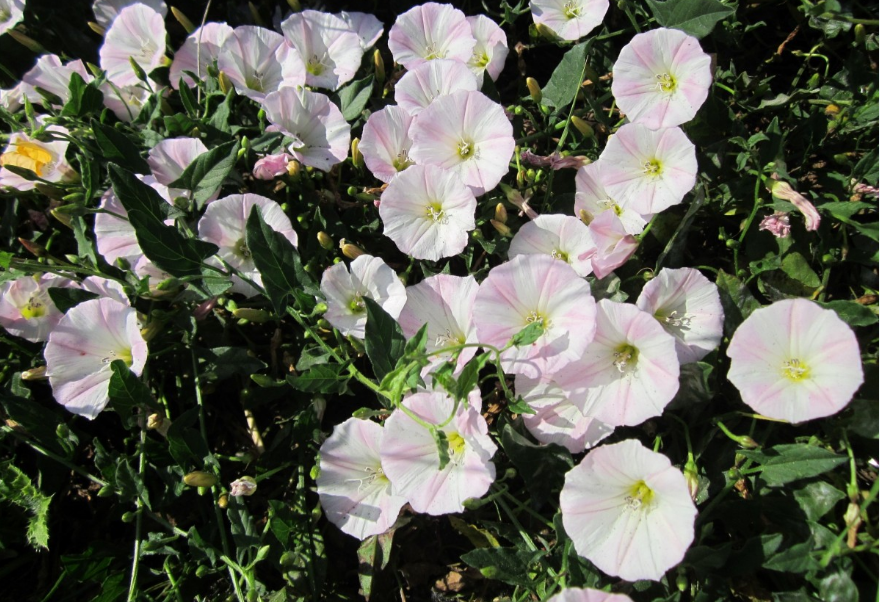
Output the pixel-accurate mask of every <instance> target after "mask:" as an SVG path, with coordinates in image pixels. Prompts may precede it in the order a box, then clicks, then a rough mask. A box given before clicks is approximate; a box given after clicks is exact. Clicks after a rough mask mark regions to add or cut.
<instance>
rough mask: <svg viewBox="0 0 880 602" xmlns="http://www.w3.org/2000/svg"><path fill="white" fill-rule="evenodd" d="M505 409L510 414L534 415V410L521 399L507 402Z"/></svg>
mask: <svg viewBox="0 0 880 602" xmlns="http://www.w3.org/2000/svg"><path fill="white" fill-rule="evenodd" d="M507 409H508V410H509V411H510V412H511V413H512V414H536V413H537V412H535V410H533V409H532V407H531V406H530V405H529V404H527V403H526V402H525V400H524V399H523V398H522V397H517V398H516V399H514V400H513V401H508V402H507Z"/></svg>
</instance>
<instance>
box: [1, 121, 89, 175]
mask: <svg viewBox="0 0 880 602" xmlns="http://www.w3.org/2000/svg"><path fill="white" fill-rule="evenodd" d="M37 120H38V122H39V124H40V125H43V124H44V120H43V118H42V117H38V118H37ZM43 132H44V136H41V137H42V138H45V139H46V141H45V142H44V141H43V140H39V139H37V138H31V137H30V136H28V135H27V134H25V133H24V132H15V133H13V134H12V135H11V136H10V137H9V144H8V145H7V146H6V149H4V151H3V154H2V155H0V187H3V186H9V187H10V188H15V189H16V190H21V191H25V190H32V189H33V188H34V186H35V183H34V182H33V181H32V180H28V179H26V178H23V177H22V176H20V175H18V174H14V173H12V172H11V171H9V170H8V169H6V168H5V166H6V165H14V166H15V167H19V168H21V169H27V170H30V171H32V172H33V173H34V174H35V175H36V176H37V177H39V178H40V179H41V180H46V181H47V182H65V181H68V180H71V179H73V178H74V177H76V172H75V171H74V170H73V168H72V167H71V166H70V164H69V163H68V162H67V159H65V158H64V154H65V153H66V152H67V145H68V141H67V136H69V135H70V132H69V131H68V130H67V128H65V127H63V126H60V125H50V126H47V127H45V128H43Z"/></svg>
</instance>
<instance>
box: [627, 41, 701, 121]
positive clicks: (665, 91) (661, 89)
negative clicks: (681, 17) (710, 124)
mask: <svg viewBox="0 0 880 602" xmlns="http://www.w3.org/2000/svg"><path fill="white" fill-rule="evenodd" d="M711 62H712V61H711V60H710V59H709V55H708V54H706V53H705V52H703V49H702V48H700V42H699V41H698V40H697V39H696V38H694V37H691V36H689V35H687V34H686V33H684V32H683V31H679V30H677V29H666V28H664V27H661V28H660V29H652V30H651V31H647V32H645V33H640V34H637V35H636V36H635V37H633V39H632V40H630V42H629V44H627V45H626V46H624V47H623V50H621V51H620V56H619V57H618V59H617V62H616V63H614V69H613V76H614V79H613V80H612V82H611V92H612V93H613V94H614V99H615V100H616V101H617V104H618V106H619V107H620V110H621V111H622V112H623V113H624V114H625V115H626V116H627V118H629V120H630V121H631V122H632V123H641V124H643V125H645V126H647V127H649V128H651V129H652V130H657V129H660V128H668V127H674V126H677V125H681V124H682V123H685V122H687V121H690V120H691V119H693V118H694V116H695V115H696V114H697V110H698V109H699V108H700V107H701V106H702V105H703V102H705V100H706V97H707V96H708V95H709V87H710V86H711V85H712V70H711V66H710V65H711Z"/></svg>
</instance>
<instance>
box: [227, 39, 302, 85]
mask: <svg viewBox="0 0 880 602" xmlns="http://www.w3.org/2000/svg"><path fill="white" fill-rule="evenodd" d="M217 68H218V69H219V70H220V71H222V72H223V73H224V74H225V75H226V77H228V78H229V79H230V81H231V82H232V84H233V85H234V86H235V90H236V92H238V93H239V94H244V95H245V96H247V97H248V98H250V99H251V100H255V101H257V102H262V101H263V100H264V99H265V98H266V95H268V94H270V93H272V92H276V91H278V90H281V89H284V88H296V87H298V86H304V85H305V84H306V66H305V63H303V59H302V58H301V57H300V55H299V52H297V51H296V49H295V48H293V47H292V46H291V45H290V44H288V43H287V41H286V40H285V39H284V38H283V37H282V36H281V35H280V34H277V33H275V32H274V31H271V30H268V29H265V28H263V27H256V26H252V25H242V26H241V27H236V28H235V29H234V30H233V31H232V35H230V36H229V37H228V38H227V39H226V42H225V43H224V44H223V46H221V48H220V54H219V55H218V56H217Z"/></svg>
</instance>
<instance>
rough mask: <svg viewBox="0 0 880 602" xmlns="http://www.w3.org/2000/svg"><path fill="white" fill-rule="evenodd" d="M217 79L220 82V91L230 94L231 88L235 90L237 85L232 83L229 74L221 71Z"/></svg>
mask: <svg viewBox="0 0 880 602" xmlns="http://www.w3.org/2000/svg"><path fill="white" fill-rule="evenodd" d="M217 81H218V82H219V84H220V91H221V92H223V93H224V94H228V93H229V91H230V90H234V89H235V86H233V85H232V81H230V79H229V76H228V75H226V74H225V73H223V72H222V71H221V72H220V75H218V76H217Z"/></svg>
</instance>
